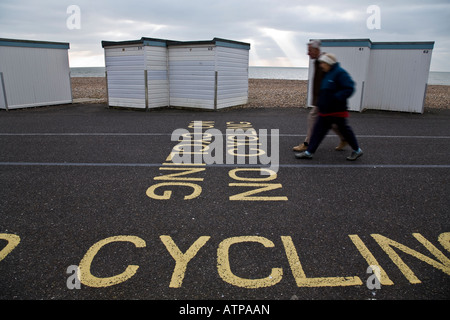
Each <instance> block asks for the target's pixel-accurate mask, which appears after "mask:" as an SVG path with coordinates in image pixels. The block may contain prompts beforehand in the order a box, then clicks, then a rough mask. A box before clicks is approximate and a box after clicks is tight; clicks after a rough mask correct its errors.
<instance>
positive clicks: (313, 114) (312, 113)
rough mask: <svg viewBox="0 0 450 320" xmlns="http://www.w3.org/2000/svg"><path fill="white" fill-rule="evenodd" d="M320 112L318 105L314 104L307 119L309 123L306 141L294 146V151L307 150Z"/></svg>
mask: <svg viewBox="0 0 450 320" xmlns="http://www.w3.org/2000/svg"><path fill="white" fill-rule="evenodd" d="M318 114H319V108H317V107H316V106H312V108H311V110H310V111H309V113H308V119H307V123H306V125H307V131H306V138H305V141H304V142H303V143H300V144H299V145H298V146H295V147H293V148H292V150H293V151H296V152H303V151H306V149H308V144H309V140H310V138H311V135H312V131H313V129H314V125H315V124H316V121H317V116H318Z"/></svg>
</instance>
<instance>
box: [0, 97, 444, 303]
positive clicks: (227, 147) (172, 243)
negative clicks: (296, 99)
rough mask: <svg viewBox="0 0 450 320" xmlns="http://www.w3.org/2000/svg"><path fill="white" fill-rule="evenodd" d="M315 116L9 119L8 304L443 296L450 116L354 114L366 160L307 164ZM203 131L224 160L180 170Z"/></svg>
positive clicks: (0, 149) (3, 147) (0, 226)
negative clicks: (187, 142) (177, 156)
mask: <svg viewBox="0 0 450 320" xmlns="http://www.w3.org/2000/svg"><path fill="white" fill-rule="evenodd" d="M307 113H308V110H306V109H232V110H222V111H218V112H208V111H198V110H197V111H196V110H177V109H161V110H152V111H148V112H142V111H133V110H124V109H108V108H106V107H105V105H89V104H75V105H66V106H53V107H44V108H36V109H29V110H14V111H9V112H6V111H1V112H0V186H1V196H0V216H1V219H0V286H1V290H0V299H3V300H12V299H33V300H34V299H44V300H50V299H57V300H59V299H63V300H65V299H69V300H71V299H76V300H78V299H80V300H81V299H89V300H91V299H127V300H128V299H142V300H175V299H176V300H192V301H193V300H197V301H201V300H225V301H230V300H258V301H259V300H263V301H270V300H289V301H292V300H368V299H377V300H415V299H419V300H448V299H449V298H450V260H449V258H450V220H449V207H450V195H449V182H450V160H449V158H450V125H449V124H450V112H449V111H448V110H447V111H445V110H441V111H433V112H426V113H425V114H407V113H397V112H381V111H367V112H363V113H351V117H350V119H349V123H350V125H351V126H352V128H353V129H354V131H355V134H356V136H357V138H358V140H359V143H360V145H361V148H362V149H363V150H364V153H365V154H364V156H363V157H361V158H360V159H358V160H357V161H355V162H349V161H346V159H345V158H346V157H347V156H348V155H349V154H350V150H349V149H348V148H347V150H346V151H343V152H337V151H334V147H335V146H336V145H337V143H338V139H337V137H336V136H334V135H333V134H331V133H330V134H329V136H328V137H327V138H325V140H324V141H323V143H322V145H321V146H320V147H319V149H318V151H317V153H316V154H315V155H314V158H313V159H312V160H298V159H295V157H294V153H293V152H292V147H293V146H294V145H297V144H298V143H299V142H301V141H302V139H303V137H304V134H305V133H306V117H307ZM194 121H202V129H201V132H202V136H201V139H197V138H198V137H197V138H196V139H197V142H196V143H194V142H193V144H192V145H196V146H197V147H200V151H199V155H200V156H202V157H203V156H205V154H208V150H209V151H211V150H212V149H213V148H212V147H213V146H214V147H215V154H214V157H216V158H214V159H216V160H217V159H220V155H223V161H222V162H220V161H218V163H217V162H216V163H206V162H204V163H193V164H190V165H187V164H185V165H177V163H174V162H173V161H172V160H173V156H174V153H173V151H174V147H175V146H177V145H179V143H180V141H178V140H174V139H173V138H172V134H173V133H174V131H175V130H177V129H181V130H180V132H188V133H187V134H185V136H180V139H181V138H182V137H188V136H189V132H194V128H193V127H192V125H193V124H194ZM233 128H234V129H236V128H245V129H249V128H250V129H254V132H255V133H256V134H257V136H256V137H254V136H253V137H252V138H249V139H247V140H246V141H247V144H246V143H244V142H243V143H242V144H239V143H236V142H242V140H239V139H237V138H236V137H235V138H230V137H227V136H226V130H227V129H233ZM211 129H214V130H211ZM262 129H266V130H267V133H268V134H269V137H268V138H267V139H266V140H268V142H267V144H266V143H265V141H264V140H263V139H262V137H263V136H262V133H263V132H264V131H261V130H262ZM183 130H184V131H183ZM207 130H210V131H209V132H210V133H214V134H217V133H218V132H222V133H223V135H222V136H221V137H222V141H220V139H219V138H216V140H214V139H213V140H208V135H203V132H206V131H207ZM277 134H278V135H277ZM271 138H273V140H271ZM276 138H277V139H276ZM217 139H218V140H217ZM193 140H195V139H193ZM250 141H253V142H255V144H254V149H253V152H254V153H253V154H256V155H260V157H259V158H258V157H257V156H255V159H258V161H257V162H256V163H255V162H252V161H253V160H255V159H253V158H252V156H249V154H250V148H251V147H252V146H251V145H249V143H248V142H250ZM213 142H214V143H215V144H213ZM239 145H241V146H243V148H244V149H239V148H237V146H239ZM219 146H220V147H219ZM175 150H176V149H175ZM242 150H246V152H248V153H247V155H244V154H242V153H241V151H242ZM233 154H234V156H235V157H234V160H235V163H230V162H229V161H228V162H227V161H225V160H226V156H227V155H228V156H230V155H233ZM263 155H265V156H266V157H265V158H264V157H263ZM209 156H210V157H212V156H213V154H212V153H211V154H209ZM269 156H270V157H269ZM238 158H239V159H240V160H239V161H241V163H237V162H238ZM203 159H204V158H203ZM268 160H269V162H268ZM261 161H265V163H261ZM243 162H244V163H243ZM277 162H278V163H277ZM269 165H272V167H271V169H269ZM269 170H272V171H274V172H275V173H276V174H275V175H274V174H272V175H264V174H261V173H269V172H272V171H269ZM371 265H372V266H374V267H371V268H369V266H371ZM77 267H79V269H78V268H77ZM77 270H79V271H78V272H79V274H80V276H79V277H77V276H76V274H77ZM79 278H81V281H80V279H79ZM222 311H223V310H222Z"/></svg>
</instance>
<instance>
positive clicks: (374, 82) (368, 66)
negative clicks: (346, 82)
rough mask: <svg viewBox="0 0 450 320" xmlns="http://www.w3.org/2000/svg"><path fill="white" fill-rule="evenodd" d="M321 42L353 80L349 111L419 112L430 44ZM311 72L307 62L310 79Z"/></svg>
mask: <svg viewBox="0 0 450 320" xmlns="http://www.w3.org/2000/svg"><path fill="white" fill-rule="evenodd" d="M321 41H322V51H323V52H329V53H333V54H335V55H336V57H337V59H338V61H339V62H340V64H341V66H342V67H343V68H344V69H346V70H347V71H348V72H349V73H350V75H351V76H352V78H353V80H354V81H355V84H356V88H355V93H354V94H353V95H352V97H351V98H350V99H349V110H352V111H362V110H364V109H376V110H389V111H404V112H415V113H422V112H423V107H424V99H425V94H426V87H427V81H428V75H429V70H430V63H431V54H432V49H433V47H434V42H372V41H370V39H324V40H321ZM312 69H313V65H312V61H310V74H309V76H310V78H311V76H312ZM309 85H311V81H310V83H309ZM311 92H312V91H311V89H310V90H309V91H308V103H310V101H311V97H310V94H309V93H311Z"/></svg>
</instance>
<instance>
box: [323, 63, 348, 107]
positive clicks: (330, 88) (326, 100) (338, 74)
mask: <svg viewBox="0 0 450 320" xmlns="http://www.w3.org/2000/svg"><path fill="white" fill-rule="evenodd" d="M354 91H355V82H354V81H353V80H352V78H351V77H350V75H349V74H348V72H347V71H345V70H344V69H342V68H341V66H340V64H339V63H335V64H334V65H333V66H332V67H331V69H330V71H328V72H327V73H326V74H325V76H324V78H323V80H322V83H321V86H320V93H319V100H318V102H317V106H318V107H319V112H320V113H321V114H327V113H335V112H343V111H347V99H348V98H350V96H351V95H352V94H353V92H354Z"/></svg>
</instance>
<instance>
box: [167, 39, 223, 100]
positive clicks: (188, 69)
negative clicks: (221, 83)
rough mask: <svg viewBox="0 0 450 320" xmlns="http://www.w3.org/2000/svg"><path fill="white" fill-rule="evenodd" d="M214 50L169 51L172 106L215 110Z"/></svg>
mask: <svg viewBox="0 0 450 320" xmlns="http://www.w3.org/2000/svg"><path fill="white" fill-rule="evenodd" d="M215 68H216V67H215V47H213V46H198V47H196V46H189V47H184V46H181V47H178V46H176V47H169V86H170V105H172V106H179V107H195V108H214V87H215Z"/></svg>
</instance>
